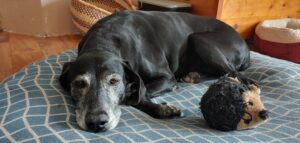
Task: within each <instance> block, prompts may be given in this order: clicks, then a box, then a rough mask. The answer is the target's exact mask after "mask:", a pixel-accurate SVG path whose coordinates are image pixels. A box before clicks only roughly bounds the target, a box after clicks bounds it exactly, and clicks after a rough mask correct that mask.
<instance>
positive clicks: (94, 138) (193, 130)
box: [0, 50, 300, 143]
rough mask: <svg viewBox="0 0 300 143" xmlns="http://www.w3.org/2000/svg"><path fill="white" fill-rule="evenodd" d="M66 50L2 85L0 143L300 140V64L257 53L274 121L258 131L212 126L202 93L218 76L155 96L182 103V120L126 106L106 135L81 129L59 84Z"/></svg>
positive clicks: (255, 69) (257, 74)
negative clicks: (157, 116)
mask: <svg viewBox="0 0 300 143" xmlns="http://www.w3.org/2000/svg"><path fill="white" fill-rule="evenodd" d="M76 53H77V52H76V50H71V51H66V52H63V53H61V54H58V55H53V56H50V57H48V58H46V59H44V60H41V61H38V62H35V63H33V64H31V65H29V66H28V67H26V68H24V69H23V70H21V71H19V72H18V73H16V74H15V75H13V76H11V77H10V78H8V79H7V80H5V81H4V82H3V83H2V84H0V142H1V143H8V142H26V143H31V142H38V141H39V142H51V143H62V142H74V143H75V142H76V143H77V142H104V143H105V142H117V143H130V142H158V143H168V142H188V143H189V142H197V143H198V142H228V143H233V142H300V135H299V132H300V118H299V117H300V89H299V87H300V65H298V64H295V63H292V62H287V61H283V60H279V59H275V58H271V57H268V56H264V55H261V54H258V53H255V52H251V63H252V66H251V67H250V68H248V69H247V70H246V71H244V72H243V74H245V75H246V76H248V77H250V78H253V79H254V80H257V81H259V83H260V85H261V88H262V94H261V96H262V100H263V102H264V103H265V107H266V108H267V109H268V110H269V111H270V119H269V121H268V122H266V123H264V124H262V125H260V126H259V127H257V128H256V129H252V130H244V131H233V132H222V131H217V130H214V129H211V128H209V127H208V126H207V124H206V122H205V121H204V119H203V117H202V114H201V112H200V110H199V102H200V98H201V96H202V95H203V94H204V93H205V92H206V90H207V88H208V86H209V85H210V84H211V83H213V82H214V81H215V80H216V79H211V78H207V79H206V80H203V81H202V82H201V83H199V84H186V83H180V84H179V87H180V88H179V89H178V90H176V91H174V92H168V93H165V94H162V95H161V96H160V97H157V98H154V99H153V101H154V102H157V103H161V102H168V103H171V104H175V105H177V106H178V107H180V108H181V109H182V111H183V113H184V114H185V116H184V117H182V118H176V119H167V120H159V119H154V118H151V117H150V116H148V115H147V114H145V113H143V112H141V111H139V110H137V109H135V108H133V107H129V106H124V107H122V116H121V120H120V122H119V124H118V126H117V127H116V128H115V129H113V130H110V131H107V132H103V133H91V132H87V131H84V130H82V129H80V128H79V127H78V125H77V123H76V120H75V111H74V110H75V109H74V108H75V105H74V102H73V100H72V98H71V97H70V95H69V93H67V92H65V91H64V90H63V89H62V87H61V86H60V84H59V82H58V76H59V75H60V73H61V69H62V66H63V64H64V63H65V62H68V61H71V60H73V59H74V58H75V57H76Z"/></svg>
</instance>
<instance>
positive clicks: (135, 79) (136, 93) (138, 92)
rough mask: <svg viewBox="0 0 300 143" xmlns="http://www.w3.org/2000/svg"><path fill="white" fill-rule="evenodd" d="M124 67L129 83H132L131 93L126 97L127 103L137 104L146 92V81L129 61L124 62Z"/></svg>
mask: <svg viewBox="0 0 300 143" xmlns="http://www.w3.org/2000/svg"><path fill="white" fill-rule="evenodd" d="M123 67H124V71H125V77H126V80H127V83H130V84H132V85H131V86H130V90H131V91H130V95H126V97H125V103H126V104H127V105H137V104H139V103H140V101H141V99H142V98H143V97H145V94H146V88H145V85H144V82H143V80H142V79H141V77H140V76H139V75H138V74H137V73H135V72H134V71H133V70H132V68H131V67H130V65H129V63H128V62H126V61H125V62H123Z"/></svg>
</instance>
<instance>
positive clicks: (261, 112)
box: [259, 110, 269, 120]
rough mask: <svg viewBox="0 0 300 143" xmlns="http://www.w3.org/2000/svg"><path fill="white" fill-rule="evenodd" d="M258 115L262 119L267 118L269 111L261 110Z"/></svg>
mask: <svg viewBox="0 0 300 143" xmlns="http://www.w3.org/2000/svg"><path fill="white" fill-rule="evenodd" d="M259 117H260V118H261V119H263V120H265V119H267V118H268V117H269V113H268V111H267V110H262V111H260V112H259Z"/></svg>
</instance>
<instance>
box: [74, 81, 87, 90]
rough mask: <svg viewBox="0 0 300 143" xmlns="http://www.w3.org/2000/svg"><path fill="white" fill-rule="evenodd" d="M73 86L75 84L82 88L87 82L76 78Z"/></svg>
mask: <svg viewBox="0 0 300 143" xmlns="http://www.w3.org/2000/svg"><path fill="white" fill-rule="evenodd" d="M74 86H75V87H76V88H84V87H86V86H87V84H86V82H85V81H83V80H78V81H75V82H74Z"/></svg>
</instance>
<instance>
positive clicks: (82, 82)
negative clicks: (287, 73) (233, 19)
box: [60, 11, 250, 132]
mask: <svg viewBox="0 0 300 143" xmlns="http://www.w3.org/2000/svg"><path fill="white" fill-rule="evenodd" d="M249 55H250V54H249V50H248V47H247V45H246V43H245V42H244V40H243V39H242V38H241V37H240V36H239V34H238V33H236V32H235V30H234V29H232V28H231V27H230V26H228V25H226V24H225V23H223V22H220V21H218V20H216V19H212V18H207V17H199V16H194V15H191V14H186V13H175V12H140V11H135V12H129V11H125V12H119V13H116V14H113V15H111V16H108V17H106V18H104V19H102V20H100V21H99V22H97V23H96V24H95V25H94V26H93V27H92V28H91V29H90V30H89V31H88V33H87V34H86V35H85V36H84V37H83V39H82V40H81V42H80V43H79V47H78V57H77V59H76V60H75V61H74V62H70V63H66V64H65V65H64V67H63V71H62V74H61V76H60V82H61V84H62V86H63V87H64V88H65V89H67V90H70V91H71V95H72V96H73V97H74V99H75V101H76V104H77V110H76V114H77V122H78V124H79V126H81V127H82V128H83V129H87V130H92V131H95V132H97V131H104V130H107V129H112V128H114V127H115V126H116V125H117V123H118V121H119V118H120V115H121V110H120V106H119V105H120V104H127V105H132V106H134V107H136V108H137V109H140V110H142V111H144V112H145V113H147V114H149V115H150V116H152V117H155V118H172V117H175V116H180V110H179V109H178V108H176V107H174V106H170V105H166V104H154V103H152V102H151V101H150V100H149V98H151V97H153V96H155V95H157V94H158V93H161V92H164V91H170V90H172V89H173V87H174V85H175V84H176V79H178V78H181V77H183V76H185V75H186V74H188V73H189V72H198V73H204V74H208V75H213V76H220V75H224V74H226V73H228V72H231V71H238V70H243V69H245V68H247V67H248V66H249V60H250V59H249V58H250V57H249ZM127 91H128V92H130V94H125V93H126V92H127Z"/></svg>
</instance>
